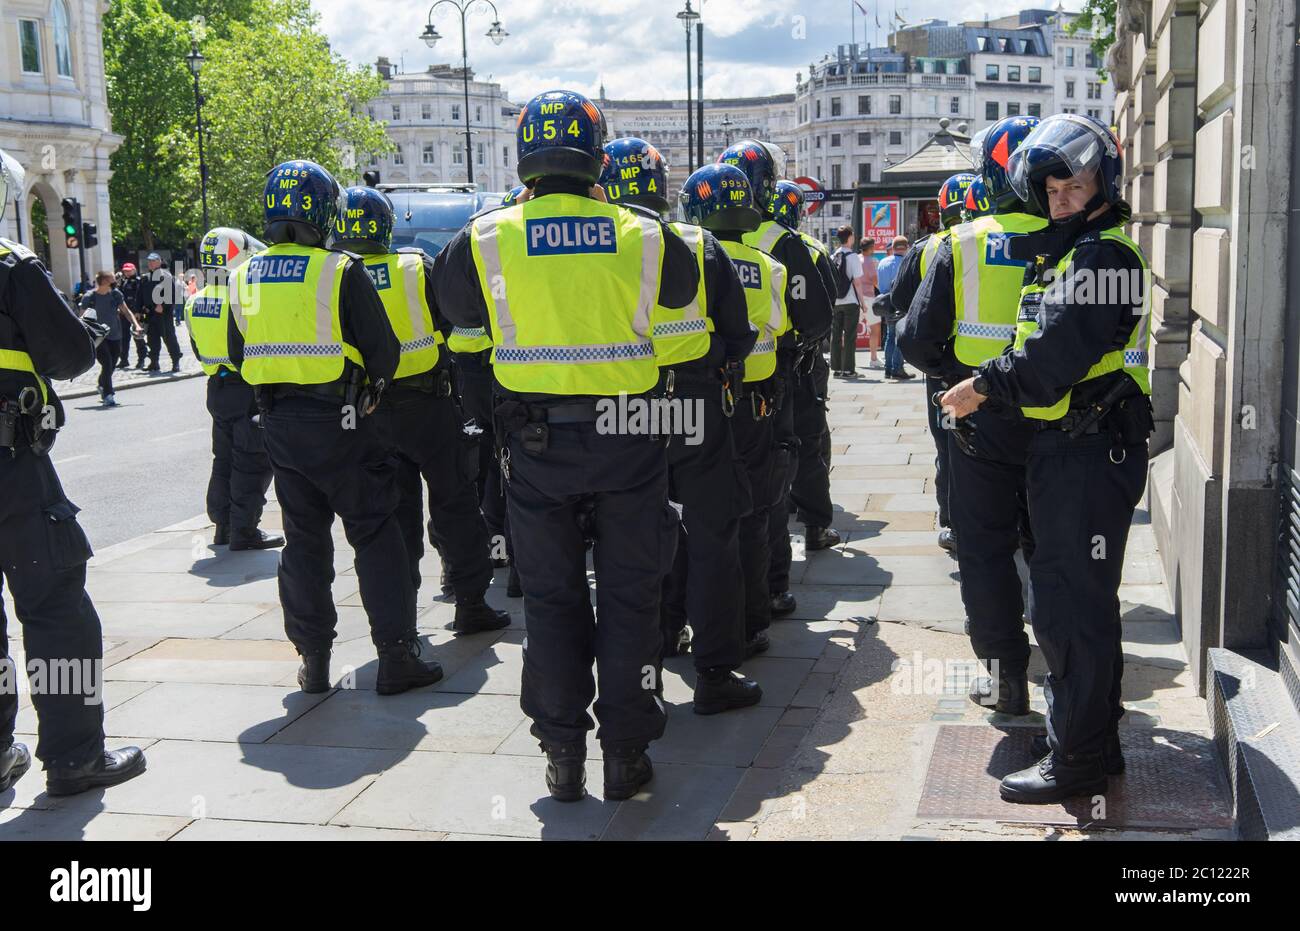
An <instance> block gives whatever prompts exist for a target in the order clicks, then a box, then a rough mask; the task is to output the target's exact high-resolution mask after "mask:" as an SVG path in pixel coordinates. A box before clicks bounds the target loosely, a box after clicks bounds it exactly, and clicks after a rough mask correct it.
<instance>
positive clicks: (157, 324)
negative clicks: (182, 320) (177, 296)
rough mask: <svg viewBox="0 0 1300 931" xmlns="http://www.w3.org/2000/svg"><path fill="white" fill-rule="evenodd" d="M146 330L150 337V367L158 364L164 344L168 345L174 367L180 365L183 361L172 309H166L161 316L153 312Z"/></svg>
mask: <svg viewBox="0 0 1300 931" xmlns="http://www.w3.org/2000/svg"><path fill="white" fill-rule="evenodd" d="M146 328H147V332H148V337H149V365H150V366H155V365H157V364H158V355H159V353H160V352H161V349H162V346H161V344H162V343H166V344H167V355H168V356H170V357H171V360H172V365H176V364H178V363H179V362H180V361H181V347H180V343H178V342H177V341H176V320H175V318H174V317H173V316H172V312H171V309H170V308H167V307H165V308H163V312H162V313H160V314H155V313H153V312H152V311H151V312H150V313H149V315H148V323H147V324H146Z"/></svg>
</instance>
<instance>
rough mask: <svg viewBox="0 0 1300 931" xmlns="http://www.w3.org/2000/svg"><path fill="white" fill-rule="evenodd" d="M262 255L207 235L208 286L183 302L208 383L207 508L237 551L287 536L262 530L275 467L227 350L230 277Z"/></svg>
mask: <svg viewBox="0 0 1300 931" xmlns="http://www.w3.org/2000/svg"><path fill="white" fill-rule="evenodd" d="M264 251H266V245H265V244H264V243H262V242H260V241H259V240H257V239H254V238H253V237H252V236H250V235H248V234H247V233H245V232H244V231H243V230H238V229H230V228H228V227H217V228H216V229H213V230H210V231H209V232H208V233H206V234H205V235H204V237H203V240H202V242H201V243H200V244H199V262H200V264H201V265H202V266H203V268H204V269H205V271H206V274H205V278H206V280H205V282H204V286H203V288H202V289H200V290H198V291H196V292H195V293H194V295H193V296H192V297H190V299H189V300H188V301H186V302H185V317H186V321H187V324H186V329H187V330H188V331H189V335H190V347H191V348H192V349H193V350H194V357H195V358H196V359H198V360H199V364H200V365H201V366H202V367H203V371H204V373H205V374H206V375H207V376H208V386H207V408H208V414H209V415H210V416H211V417H212V473H211V475H210V476H209V478H208V494H207V508H208V517H209V518H210V519H211V520H212V523H213V525H214V526H215V528H216V529H215V532H214V533H213V537H212V542H213V544H215V545H216V546H226V545H229V547H230V549H231V550H232V551H236V552H237V551H239V550H265V549H273V548H275V547H277V546H283V545H284V537H282V536H280V535H279V534H268V533H266V532H265V531H263V530H261V529H259V528H258V523H259V522H260V521H261V519H262V509H263V508H264V507H266V490H267V489H268V488H270V487H271V460H270V459H269V458H268V457H267V454H266V443H265V441H264V440H263V438H262V428H261V426H260V425H259V424H258V423H256V422H255V420H254V418H255V417H256V416H257V403H256V400H255V399H254V397H253V388H252V386H251V385H249V384H248V383H247V382H246V381H244V379H243V378H241V377H240V375H239V372H238V370H237V369H236V368H235V365H234V363H233V362H231V361H230V349H229V328H230V319H229V318H230V289H229V276H230V272H231V271H233V270H234V269H236V268H238V267H239V266H241V265H243V264H244V263H245V262H247V261H248V260H249V259H250V258H252V257H253V256H254V255H255V254H257V253H259V252H264Z"/></svg>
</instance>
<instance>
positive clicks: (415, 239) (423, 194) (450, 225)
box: [376, 183, 505, 256]
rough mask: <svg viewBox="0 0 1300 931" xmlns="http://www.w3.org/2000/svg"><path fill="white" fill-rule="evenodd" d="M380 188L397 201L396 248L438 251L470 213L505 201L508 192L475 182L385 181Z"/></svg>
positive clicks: (394, 207) (395, 221) (394, 208)
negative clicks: (489, 189)
mask: <svg viewBox="0 0 1300 931" xmlns="http://www.w3.org/2000/svg"><path fill="white" fill-rule="evenodd" d="M376 188H377V189H378V190H380V191H383V192H384V193H385V194H387V195H388V199H389V200H390V201H392V203H393V214H394V223H393V248H394V249H401V248H409V247H414V248H417V249H423V250H424V251H425V252H427V253H428V254H429V255H431V256H433V255H437V254H438V253H439V252H440V251H441V250H442V247H443V246H445V245H447V243H449V242H451V239H452V237H453V236H455V235H456V234H457V233H459V232H460V231H461V229H463V228H464V226H465V224H466V223H467V222H469V219H470V217H472V216H474V215H475V214H476V213H479V212H480V211H483V210H486V209H488V208H490V207H496V206H499V205H500V204H501V199H502V198H503V197H505V193H504V192H502V193H493V192H487V191H479V190H477V188H476V186H475V185H472V184H383V183H380V184H378V185H376Z"/></svg>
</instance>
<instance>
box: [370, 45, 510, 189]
mask: <svg viewBox="0 0 1300 931" xmlns="http://www.w3.org/2000/svg"><path fill="white" fill-rule="evenodd" d="M376 68H377V70H378V72H379V75H380V77H382V78H383V79H384V93H383V94H382V96H380V97H377V98H376V99H374V100H372V101H371V102H370V106H369V109H370V116H371V117H372V118H374V119H377V120H382V121H383V122H384V123H386V124H387V129H388V138H389V139H390V140H391V141H392V142H393V145H394V146H395V147H396V148H395V149H394V151H393V152H390V153H389V154H388V155H386V156H384V157H383V158H381V159H378V160H377V161H375V162H373V163H372V164H371V167H373V168H377V169H378V170H379V172H380V178H381V180H382V181H384V182H389V183H430V184H432V183H451V182H457V181H459V182H464V181H467V180H469V179H468V177H467V175H466V167H467V166H466V160H465V112H464V107H465V85H464V76H463V75H464V72H463V71H462V69H460V68H459V67H452V66H450V65H430V66H429V69H428V70H427V71H418V72H413V73H409V74H404V73H398V72H395V71H394V70H393V66H392V64H391V63H390V62H389V60H388V59H387V58H380V59H379V61H378V63H377V64H376ZM469 77H470V81H469V118H470V130H471V144H472V146H473V161H474V178H473V180H474V181H475V182H476V183H477V184H478V187H479V190H481V191H508V190H509V189H510V188H512V187H514V185H516V184H518V183H519V182H518V180H517V176H516V174H515V163H516V154H515V118H516V116H517V114H518V113H519V107H517V106H516V105H514V104H512V103H511V102H510V100H509V98H508V97H507V96H506V92H505V91H503V90H502V89H501V85H500V84H496V83H493V82H491V81H482V80H476V79H475V77H474V70H473V69H472V68H471V69H470V73H469Z"/></svg>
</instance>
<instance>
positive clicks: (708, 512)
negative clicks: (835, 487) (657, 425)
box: [600, 137, 763, 714]
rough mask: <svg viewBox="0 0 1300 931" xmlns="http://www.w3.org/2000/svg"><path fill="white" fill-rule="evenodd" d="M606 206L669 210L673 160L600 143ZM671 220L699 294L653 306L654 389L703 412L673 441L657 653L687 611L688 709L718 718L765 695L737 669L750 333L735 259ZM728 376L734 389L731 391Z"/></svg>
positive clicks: (670, 646)
mask: <svg viewBox="0 0 1300 931" xmlns="http://www.w3.org/2000/svg"><path fill="white" fill-rule="evenodd" d="M600 183H601V186H602V187H603V188H604V190H605V197H606V199H608V200H609V202H610V203H615V204H627V205H635V206H639V207H643V208H645V209H647V210H650V211H652V212H654V213H655V214H657V215H660V216H662V215H665V214H667V213H668V210H669V204H668V197H667V186H668V166H667V164H666V163H665V162H664V160H663V157H662V156H661V155H660V154H659V151H658V150H657V149H655V147H654V146H652V145H650V144H649V143H647V142H646V141H645V140H643V139H638V138H636V137H627V138H623V139H617V140H615V141H613V142H611V143H609V144H607V145H606V146H605V170H604V172H603V173H602V175H601V179H600ZM671 227H672V229H673V231H674V232H675V233H677V235H679V236H680V237H681V238H682V240H683V241H684V242H685V243H687V244H688V245H689V246H690V247H691V250H692V252H693V253H694V255H695V260H696V263H697V266H698V268H699V272H700V286H699V292H698V294H697V296H696V298H695V299H694V300H693V301H692V302H691V303H690V304H687V305H686V306H685V307H683V308H677V309H672V308H667V307H658V306H657V307H656V308H655V312H654V316H653V318H652V324H653V330H652V339H653V341H654V347H655V357H656V359H657V361H658V363H659V385H658V388H657V393H658V394H659V395H660V396H661V397H663V398H664V399H665V400H668V401H670V402H671V401H677V402H679V403H680V404H681V408H680V410H682V411H683V412H685V411H687V410H688V408H689V410H690V411H692V412H694V411H698V412H699V417H698V420H696V418H695V416H694V414H692V417H691V420H692V421H693V422H692V423H691V424H689V425H688V424H686V423H685V420H684V419H683V421H682V422H681V423H679V424H678V426H681V427H687V426H689V430H686V429H683V430H680V431H675V432H673V433H671V434H670V435H669V437H668V496H669V498H670V499H671V500H673V501H675V502H677V503H678V504H680V505H681V506H682V522H681V529H680V532H679V534H678V541H677V557H676V560H675V562H674V565H673V571H672V572H671V573H670V574H669V576H668V578H667V580H666V582H665V590H664V604H663V607H662V608H661V616H662V617H663V619H664V625H665V629H664V652H665V654H666V655H673V654H675V653H676V652H678V651H680V649H681V647H682V631H683V630H684V628H685V625H686V621H687V619H688V618H689V620H690V624H691V630H692V632H693V634H694V643H693V652H694V660H695V669H696V681H695V696H694V711H695V713H696V714H716V713H718V712H721V711H728V710H730V709H733V708H744V707H747V706H749V705H755V704H757V703H758V702H759V700H760V699H761V698H762V697H763V692H762V689H760V688H759V686H758V683H756V682H754V681H753V680H752V679H748V678H744V677H741V676H738V675H736V674H735V673H734V672H733V670H735V669H736V667H738V666H739V665H740V664H741V661H742V660H743V659H744V648H745V628H744V618H743V615H742V613H741V610H740V599H739V598H738V597H737V594H738V590H737V589H738V580H739V579H740V550H739V542H738V536H737V534H738V531H739V526H740V516H741V515H742V514H744V513H745V512H746V511H747V510H749V508H750V507H751V506H752V502H751V501H750V498H749V494H748V492H747V489H746V488H745V486H744V483H743V481H741V480H739V476H738V472H737V467H736V461H735V454H734V452H733V448H734V447H733V442H732V436H731V419H730V405H729V404H727V403H726V402H725V396H726V392H727V391H728V390H733V391H734V390H738V389H739V384H740V380H741V378H740V376H741V372H742V366H743V364H744V360H745V357H746V356H747V355H748V354H749V350H750V349H751V348H753V345H754V342H755V339H756V338H757V333H756V332H755V331H753V330H752V329H751V328H750V325H749V315H748V309H747V307H746V304H745V291H744V289H743V288H742V287H741V284H740V279H739V278H738V277H737V275H736V271H735V269H734V268H733V267H732V264H731V259H730V257H729V256H728V255H727V253H726V252H725V251H724V250H723V247H722V246H721V245H720V244H719V242H718V241H717V240H716V239H714V238H713V234H712V233H710V232H709V231H708V230H706V229H703V228H701V227H699V226H691V225H688V224H685V223H673V224H671ZM732 382H734V383H735V389H731V384H732Z"/></svg>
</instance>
